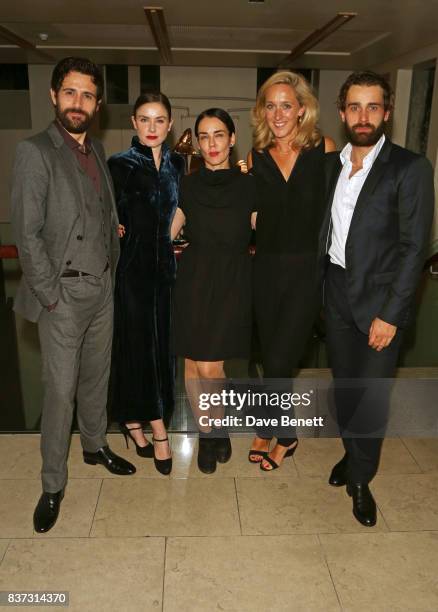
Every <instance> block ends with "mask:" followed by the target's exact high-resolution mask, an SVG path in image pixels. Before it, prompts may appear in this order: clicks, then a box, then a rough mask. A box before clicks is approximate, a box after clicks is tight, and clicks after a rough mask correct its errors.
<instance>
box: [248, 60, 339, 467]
mask: <svg viewBox="0 0 438 612" xmlns="http://www.w3.org/2000/svg"><path fill="white" fill-rule="evenodd" d="M318 116H319V106H318V101H317V99H316V98H315V96H314V94H313V92H312V90H311V87H310V85H309V84H308V83H307V81H306V80H305V79H304V77H302V76H301V75H299V74H295V73H293V72H288V71H282V72H277V73H276V74H274V75H273V76H271V77H270V78H269V79H268V80H267V81H266V82H265V83H264V84H263V85H262V87H261V88H260V90H259V92H258V95H257V100H256V105H255V108H254V109H253V126H254V147H253V149H252V151H251V153H250V154H249V156H248V167H249V168H250V171H251V173H252V174H253V175H254V176H255V179H256V187H257V194H258V202H257V210H258V213H257V214H256V213H255V214H254V220H253V223H254V226H255V227H256V242H257V247H256V249H257V252H256V256H255V261H254V264H255V265H254V307H255V308H254V310H255V317H256V323H257V328H258V333H259V339H260V344H261V351H262V362H263V371H264V376H265V377H266V378H290V377H291V376H292V372H293V370H294V369H295V368H297V367H298V365H299V362H300V359H301V358H302V356H303V352H304V350H305V349H306V346H307V343H308V341H309V338H310V337H311V333H312V328H313V323H314V321H315V318H316V315H317V312H318V307H319V300H318V289H317V285H318V283H317V248H318V234H319V230H320V226H321V222H322V218H323V213H324V208H325V199H324V175H323V165H324V155H325V153H326V152H328V151H334V150H335V144H334V142H333V140H331V139H330V138H324V137H322V136H321V133H320V131H319V129H318ZM285 433H286V434H287V435H288V437H284V435H285ZM293 433H294V432H293V431H292V432H284V431H283V432H281V431H280V432H266V431H265V432H257V434H258V435H256V437H255V439H254V441H253V444H252V446H251V450H250V452H249V457H248V458H249V460H250V461H251V462H254V463H260V467H261V469H263V470H265V471H270V470H273V469H276V468H277V467H279V466H280V464H281V462H282V461H283V459H284V458H285V457H286V456H290V455H292V454H293V452H294V451H295V448H296V446H297V444H298V441H297V439H296V438H295V437H292V434H293ZM272 434H274V435H276V437H277V444H276V445H275V446H274V447H273V448H272V449H271V451H269V448H270V443H271V439H270V437H271V435H272ZM289 434H290V435H289Z"/></svg>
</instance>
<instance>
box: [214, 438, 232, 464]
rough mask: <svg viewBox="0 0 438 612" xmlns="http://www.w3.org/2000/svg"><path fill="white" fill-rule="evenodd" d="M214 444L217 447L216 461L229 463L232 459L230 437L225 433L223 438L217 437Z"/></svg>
mask: <svg viewBox="0 0 438 612" xmlns="http://www.w3.org/2000/svg"><path fill="white" fill-rule="evenodd" d="M214 444H215V447H216V461H218V463H227V461H229V460H230V459H231V453H232V449H231V441H230V437H229V436H228V435H227V434H225V435H224V437H222V438H215V440H214Z"/></svg>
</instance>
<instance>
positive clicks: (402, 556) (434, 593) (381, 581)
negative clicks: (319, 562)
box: [319, 532, 438, 612]
mask: <svg viewBox="0 0 438 612" xmlns="http://www.w3.org/2000/svg"><path fill="white" fill-rule="evenodd" d="M319 538H320V541H321V544H322V547H323V549H324V551H325V554H326V559H327V563H328V566H329V568H330V573H331V575H332V578H333V581H334V584H335V587H336V591H337V593H338V596H339V598H340V601H341V604H342V609H343V610H347V611H349V612H350V611H351V612H370V611H372V612H420V611H421V612H436V610H438V581H437V567H438V533H433V532H422V533H384V534H380V533H379V534H377V533H371V532H369V533H366V534H365V533H361V534H340V535H321V536H319Z"/></svg>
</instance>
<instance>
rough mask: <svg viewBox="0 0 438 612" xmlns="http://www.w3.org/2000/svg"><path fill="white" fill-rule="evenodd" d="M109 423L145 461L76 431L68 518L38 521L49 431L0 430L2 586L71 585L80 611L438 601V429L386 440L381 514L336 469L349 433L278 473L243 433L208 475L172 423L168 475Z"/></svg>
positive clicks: (306, 447)
mask: <svg viewBox="0 0 438 612" xmlns="http://www.w3.org/2000/svg"><path fill="white" fill-rule="evenodd" d="M109 438H110V445H111V447H112V448H113V450H115V451H116V452H119V453H120V454H122V455H123V456H124V457H126V458H128V459H130V460H132V461H133V463H135V465H136V466H137V468H138V471H137V474H136V475H135V476H133V477H123V478H119V477H115V476H111V475H110V474H109V473H108V472H107V471H106V470H104V468H102V467H101V466H96V467H93V466H88V465H85V464H84V463H83V461H82V456H81V449H80V443H79V440H78V438H77V436H74V437H73V441H72V446H71V453H70V463H69V474H70V479H69V485H68V488H67V490H66V494H65V498H64V501H63V503H62V507H61V515H60V518H59V521H58V523H57V524H56V526H55V527H54V529H53V530H52V531H50V532H49V533H48V534H46V535H37V534H35V533H34V532H33V529H32V513H33V508H34V505H35V503H36V501H37V499H38V497H39V493H40V482H39V473H38V472H39V467H40V458H39V436H36V435H35V436H34V435H16V436H9V435H4V436H1V437H0V481H1V483H0V486H1V495H0V518H1V520H0V591H5V590H20V591H30V590H40V591H41V590H55V591H60V590H61V591H69V593H70V606H69V609H70V610H75V611H76V610H77V611H81V612H85V611H88V610H90V611H93V612H95V611H97V612H100V611H103V612H107V611H112V610H114V611H117V612H124V611H125V610H126V611H128V610H133V611H141V612H143V611H145V612H149V611H151V612H152V611H160V610H164V611H165V612H173V611H174V610H178V611H179V612H197V611H199V612H210V611H213V610H224V611H236V612H241V611H242V612H244V611H248V612H265V611H268V610H278V611H280V610H282V611H283V610H284V611H303V612H308V611H313V610H321V611H326V612H329V611H331V610H348V611H349V612H350V611H351V612H362V611H363V612H365V611H366V612H369V611H372V612H375V611H382V612H387V611H391V612H396V611H399V610H400V611H403V612H405V611H415V612H417V611H421V612H425V611H428V610H430V611H434V612H435V611H436V610H437V609H438V581H437V578H436V576H437V570H436V568H437V567H438V441H437V440H432V439H427V440H421V439H415V440H414V439H403V440H399V439H388V440H386V442H385V444H384V450H383V455H382V461H381V467H380V471H379V475H378V476H377V477H376V478H375V480H374V481H373V484H372V489H373V491H374V493H375V497H376V500H377V503H378V506H379V516H378V523H377V526H376V527H374V528H372V529H369V528H365V527H362V526H361V525H360V524H359V523H357V521H356V520H355V519H354V518H353V516H352V514H351V501H350V499H349V498H348V497H347V495H346V493H345V489H334V488H331V487H329V486H328V485H327V483H326V481H327V477H328V474H329V472H330V468H331V466H332V465H333V463H334V462H336V461H337V459H338V458H339V457H340V456H341V454H342V452H341V444H340V442H339V440H335V439H321V440H315V439H303V440H301V441H300V446H299V449H298V451H297V453H296V455H295V456H294V458H293V460H291V459H287V460H286V462H285V464H284V465H283V466H282V468H281V469H280V470H276V471H275V472H274V473H272V474H266V473H263V472H262V471H261V470H260V469H259V468H258V467H257V466H255V465H250V464H249V462H248V460H247V451H248V444H249V439H247V438H241V437H237V438H233V457H232V459H231V461H230V462H229V463H228V464H226V465H219V466H218V470H217V472H216V473H215V474H212V475H208V476H206V475H204V474H201V473H200V472H199V471H198V469H197V466H196V448H197V441H196V438H192V437H186V436H184V435H175V434H174V435H173V436H172V446H173V451H174V469H173V472H172V474H171V476H170V477H164V476H161V475H160V474H158V472H156V470H155V469H154V465H153V461H152V460H151V459H141V458H139V457H137V455H135V453H134V451H133V450H131V449H130V450H126V448H124V443H123V439H122V437H121V436H120V435H115V434H114V435H110V436H109ZM28 609H33V608H28ZM35 609H38V610H44V609H48V610H49V609H53V608H44V607H43V608H41V607H40V608H35Z"/></svg>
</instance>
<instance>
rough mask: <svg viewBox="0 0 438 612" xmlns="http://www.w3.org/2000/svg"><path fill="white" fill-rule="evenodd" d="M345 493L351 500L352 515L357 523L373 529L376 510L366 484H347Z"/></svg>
mask: <svg viewBox="0 0 438 612" xmlns="http://www.w3.org/2000/svg"><path fill="white" fill-rule="evenodd" d="M347 493H348V495H350V497H352V498H353V514H354V516H355V517H356V518H357V520H358V521H359V523H362V525H365V527H373V526H374V525H375V524H376V522H377V509H376V502H375V501H374V497H373V496H372V495H371V491H370V490H369V487H368V485H367V483H364V482H358V483H354V484H348V485H347Z"/></svg>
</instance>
